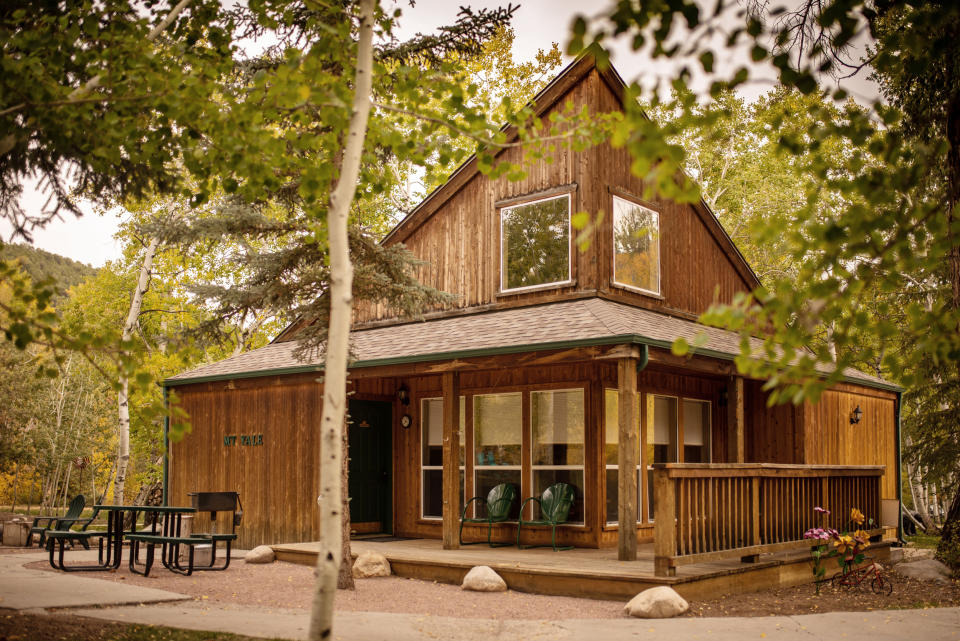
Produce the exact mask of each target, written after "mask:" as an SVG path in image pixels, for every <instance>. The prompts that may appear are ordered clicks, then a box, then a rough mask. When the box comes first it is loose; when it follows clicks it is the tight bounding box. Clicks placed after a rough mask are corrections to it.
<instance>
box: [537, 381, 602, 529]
mask: <svg viewBox="0 0 960 641" xmlns="http://www.w3.org/2000/svg"><path fill="white" fill-rule="evenodd" d="M557 392H580V398H581V400H582V402H583V463H582V464H580V465H535V464H534V463H533V449H534V442H533V395H534V394H544V393H550V394H555V393H557ZM525 394H526V396H527V398H528V402H529V403H530V418H529V421H528V422H527V425H526V430H527V433H528V434H529V442H530V447H529V451H528V452H527V455H526V457H523V458H522V461H524V462H526V463H528V464H529V470H530V474H529V477H528V478H527V487H529V488H530V494H531V496H536V497H537V498H540V496H539V495H538V494H536V493H535V492H534V490H533V488H534V486H535V484H534V476H535V474H536V472H537V471H540V470H565V471H570V470H573V471H576V470H580V471H581V472H582V473H583V487H582V488H580V491H581V492H582V493H583V520H582V521H567V522H566V523H564V525H568V526H570V527H586V526H587V514H588V512H587V388H586V387H562V388H553V387H548V388H541V387H532V388H530V389H528V390H526V391H525Z"/></svg>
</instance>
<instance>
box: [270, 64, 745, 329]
mask: <svg viewBox="0 0 960 641" xmlns="http://www.w3.org/2000/svg"><path fill="white" fill-rule="evenodd" d="M593 70H596V71H597V73H598V74H599V76H600V78H601V79H602V80H603V82H604V83H605V84H606V85H607V87H608V88H609V89H610V90H611V91H612V92H613V94H614V95H615V96H616V98H617V100H618V102H619V105H620V106H621V108H622V107H623V104H624V100H625V98H626V88H627V85H626V83H625V82H624V80H623V78H622V77H621V76H620V74H619V73H617V70H616V69H615V68H614V67H613V65H609V66H606V67H600V66H598V65H597V63H596V58H595V57H594V56H593V55H591V54H590V52H589V50H588V51H585V52H584V53H581V54H580V55H579V56H578V57H577V59H576V60H574V61H573V62H572V63H570V64H569V65H567V67H566V68H564V69H563V70H562V71H561V72H560V73H559V74H558V75H557V76H556V77H555V78H554V79H553V80H551V81H550V82H549V83H548V84H547V85H546V86H545V87H544V88H543V89H541V90H540V91H539V92H538V93H537V95H536V96H534V97H533V98H532V99H531V100H530V102H529V103H528V104H527V106H531V107H533V109H534V113H535V114H536V115H537V116H538V117H542V116H544V115H545V114H546V113H547V112H548V111H549V110H550V109H551V108H552V107H553V106H554V105H555V104H557V102H559V101H560V100H561V99H562V98H563V96H564V95H566V94H567V93H568V92H569V91H570V90H571V89H572V88H574V87H575V86H576V85H577V84H578V83H580V82H582V81H583V80H584V79H585V78H586V77H587V76H588V74H590V72H591V71H593ZM501 131H505V132H506V134H507V142H514V141H516V140H517V137H518V131H517V129H516V127H511V126H507V125H504V126H503V127H502V128H501ZM478 174H480V168H479V161H478V159H477V155H476V154H473V155H471V156H470V157H469V158H467V160H465V161H464V162H463V163H462V164H461V165H460V166H459V167H458V168H457V169H455V170H454V171H453V173H452V174H450V177H449V178H448V179H447V181H446V182H445V183H443V184H442V185H440V186H439V187H437V188H436V189H434V190H433V191H432V192H430V193H429V194H428V195H427V196H426V197H425V198H424V199H423V200H422V201H420V203H419V204H418V205H417V206H416V207H415V208H414V209H413V210H412V211H411V212H410V213H409V214H407V215H406V216H405V217H404V218H403V219H402V220H401V221H400V222H398V223H397V224H396V225H395V226H394V227H393V229H392V230H390V232H389V233H388V234H387V235H386V236H384V238H383V239H382V240H381V241H380V243H381V244H383V245H387V244H390V243H395V242H404V241H405V240H406V239H407V238H409V237H410V236H411V235H412V234H413V233H414V232H415V231H416V230H417V229H418V228H419V227H420V226H421V225H423V224H424V223H425V222H426V221H427V220H429V219H430V218H431V217H432V216H433V215H434V214H435V213H437V212H438V211H440V209H441V208H442V207H443V205H444V204H445V203H446V202H447V201H449V200H450V199H451V198H452V197H453V196H454V195H455V194H456V193H457V192H458V191H460V189H462V188H463V187H465V186H466V185H467V184H468V183H469V182H470V181H471V180H472V179H473V178H474V177H476V176H477V175H478ZM691 206H692V209H693V210H694V212H695V213H696V214H697V217H698V218H699V220H700V221H701V222H702V223H703V225H704V227H706V229H707V231H708V233H709V234H710V235H711V237H712V238H713V239H714V241H715V242H716V243H717V244H718V245H719V246H720V248H721V250H722V251H723V252H724V253H725V254H726V256H727V257H728V259H729V261H730V264H731V265H732V266H733V268H734V269H735V270H736V272H737V273H738V274H739V276H740V277H741V278H742V279H743V280H744V283H746V285H747V286H748V288H749V289H751V290H752V289H756V288H757V287H759V286H760V284H761V283H760V279H759V278H758V277H757V274H756V272H754V271H753V268H752V267H750V265H749V263H748V262H747V260H746V258H745V257H744V256H743V254H742V253H741V252H740V250H739V249H738V248H737V246H736V245H735V244H734V242H733V240H732V239H731V238H730V236H729V234H727V232H726V230H725V229H724V228H723V225H722V224H721V223H720V220H719V219H718V218H717V216H716V214H714V213H713V211H712V210H711V208H710V206H709V205H707V203H706V201H704V200H703V199H702V198H701V199H700V201H699V202H697V203H693V204H692V205H691ZM396 322H400V323H402V322H404V321H402V320H401V321H396ZM306 324H309V323H308V321H307V320H306V319H303V318H297V319H296V320H294V321H293V322H291V323H290V324H289V325H288V326H287V327H286V328H285V329H284V330H283V331H281V332H280V333H279V334H278V335H277V336H276V337H275V338H274V339H273V341H271V342H273V343H280V342H286V341H290V340H294V339H295V338H296V334H297V332H298V331H299V330H300V329H301V328H302V327H303V326H304V325H306Z"/></svg>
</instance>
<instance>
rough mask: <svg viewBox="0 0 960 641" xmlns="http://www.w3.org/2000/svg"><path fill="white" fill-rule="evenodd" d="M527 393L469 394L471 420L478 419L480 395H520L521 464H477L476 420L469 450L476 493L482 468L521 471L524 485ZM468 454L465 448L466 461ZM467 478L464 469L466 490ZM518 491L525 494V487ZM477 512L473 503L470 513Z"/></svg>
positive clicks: (520, 475) (521, 481) (521, 391)
mask: <svg viewBox="0 0 960 641" xmlns="http://www.w3.org/2000/svg"><path fill="white" fill-rule="evenodd" d="M525 395H526V393H525V391H524V390H515V391H511V392H482V393H479V394H469V395H468V396H470V397H471V403H470V405H471V412H472V413H473V416H471V420H474V421H475V419H476V406H477V405H476V403H477V401H476V399H477V398H478V397H482V396H519V397H520V464H519V465H477V463H476V455H477V425H476V422H474V425H473V430H472V431H473V434H472V436H473V439H472V440H471V442H470V452H469V455H470V456H471V457H473V458H472V459H471V460H472V461H473V465H472V466H471V472H472V475H473V478H472V479H471V482H472V484H473V485H472V487H473V493H474V494H476V493H477V471H478V470H479V471H482V470H508V471H514V470H516V471H517V472H519V473H520V474H519V477H520V483H519V485H521V486H522V485H523V463H524V456H523V437H524V433H523V432H524V430H525V429H527V428H526V426H524V420H523V404H524V396H525ZM467 454H468V453H467V451H466V450H464V453H463V456H464V459H465V460H464V462H466V458H467ZM466 480H467V479H466V471H464V490H466V484H467V483H466ZM517 491H518V492H520V495H521V496H522V494H523V488H522V487H518V488H517ZM464 500H466V499H464ZM518 500H522V498H518ZM476 513H477V506H476V505H473V506H472V508H471V513H470V514H471V516H473V517H476ZM505 522H506V523H516V521H515V520H513V519H510V520H508V521H505Z"/></svg>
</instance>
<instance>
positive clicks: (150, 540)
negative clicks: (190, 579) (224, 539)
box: [124, 533, 213, 576]
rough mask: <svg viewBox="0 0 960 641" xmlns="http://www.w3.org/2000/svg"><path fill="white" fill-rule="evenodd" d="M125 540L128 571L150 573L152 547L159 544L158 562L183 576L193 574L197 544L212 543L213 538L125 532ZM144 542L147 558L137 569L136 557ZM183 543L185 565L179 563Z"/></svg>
mask: <svg viewBox="0 0 960 641" xmlns="http://www.w3.org/2000/svg"><path fill="white" fill-rule="evenodd" d="M124 538H125V539H126V540H127V541H130V555H129V560H130V571H131V572H135V573H137V574H142V575H143V576H149V575H150V568H151V567H153V559H154V548H155V547H156V546H158V545H159V546H161V554H160V562H161V563H162V564H163V567H165V568H167V569H168V570H170V571H171V572H176V573H177V574H183V575H184V576H190V575H191V574H193V570H194V567H193V558H194V554H195V551H196V550H195V548H196V546H197V545H200V544H203V543H213V540H212V539H211V538H210V537H207V536H198V535H193V536H177V535H166V534H140V533H137V534H127V535H125V536H124ZM141 543H145V544H146V546H147V558H146V560H145V562H144V564H143V566H142V567H143V569H142V570H141V569H139V566H140V564H139V562H138V558H139V556H140V544H141ZM181 545H185V546H187V548H188V551H187V566H186V567H183V565H182V564H181V563H180V546H181Z"/></svg>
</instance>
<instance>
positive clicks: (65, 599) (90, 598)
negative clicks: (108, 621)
mask: <svg viewBox="0 0 960 641" xmlns="http://www.w3.org/2000/svg"><path fill="white" fill-rule="evenodd" d="M48 558H49V556H48V555H47V553H46V552H37V553H36V554H32V553H26V554H0V608H10V609H11V610H27V609H36V608H40V609H47V608H75V607H89V606H108V605H128V604H131V603H162V602H167V601H183V600H185V599H190V598H192V597H189V596H187V595H185V594H177V593H175V592H167V591H165V590H155V589H153V588H142V587H139V586H136V585H124V584H122V583H115V582H113V581H102V580H98V579H95V578H93V577H94V576H96V573H95V572H94V573H90V572H72V573H68V572H45V571H43V570H29V569H27V568H25V567H23V566H24V565H25V564H27V563H33V562H34V561H46V560H47V559H48ZM96 560H97V553H96V552H95V551H90V552H87V551H83V552H72V551H71V552H70V561H69V562H70V563H73V562H77V563H80V562H83V563H95V562H96Z"/></svg>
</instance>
